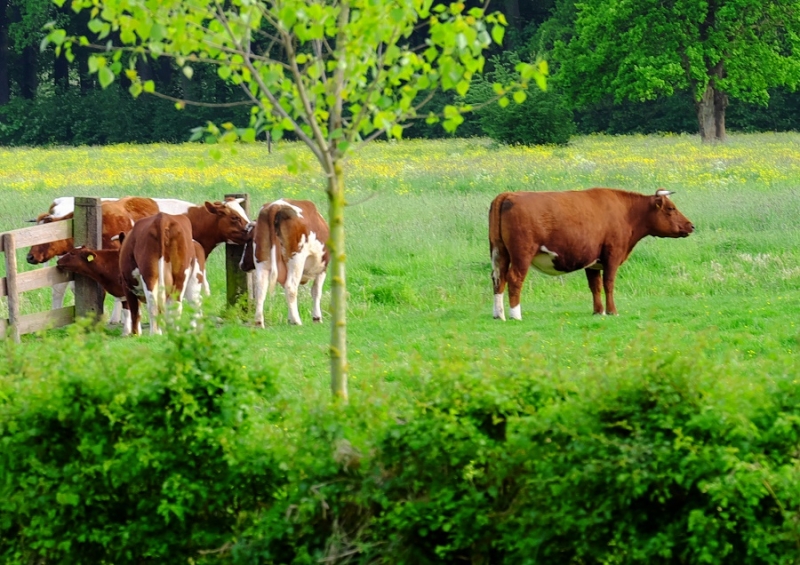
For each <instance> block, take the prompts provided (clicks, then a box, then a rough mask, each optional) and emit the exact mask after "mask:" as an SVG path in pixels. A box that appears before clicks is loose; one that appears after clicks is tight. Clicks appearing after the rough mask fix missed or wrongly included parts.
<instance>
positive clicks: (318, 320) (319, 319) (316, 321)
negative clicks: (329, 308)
mask: <svg viewBox="0 0 800 565" xmlns="http://www.w3.org/2000/svg"><path fill="white" fill-rule="evenodd" d="M312 320H313V322H314V323H315V324H321V323H322V318H313V319H312Z"/></svg>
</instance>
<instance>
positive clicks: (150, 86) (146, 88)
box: [143, 80, 156, 94]
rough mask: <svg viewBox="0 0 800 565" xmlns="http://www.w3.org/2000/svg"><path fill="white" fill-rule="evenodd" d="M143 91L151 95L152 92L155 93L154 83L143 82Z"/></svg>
mask: <svg viewBox="0 0 800 565" xmlns="http://www.w3.org/2000/svg"><path fill="white" fill-rule="evenodd" d="M143 90H144V91H145V92H147V93H150V94H152V93H153V92H155V91H156V83H155V82H153V81H152V80H147V81H145V83H144V85H143Z"/></svg>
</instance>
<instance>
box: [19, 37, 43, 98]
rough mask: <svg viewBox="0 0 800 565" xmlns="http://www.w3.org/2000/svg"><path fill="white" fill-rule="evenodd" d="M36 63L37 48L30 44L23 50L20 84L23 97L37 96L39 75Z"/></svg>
mask: <svg viewBox="0 0 800 565" xmlns="http://www.w3.org/2000/svg"><path fill="white" fill-rule="evenodd" d="M36 64H37V52H36V48H35V47H31V46H30V45H29V46H28V47H25V49H23V50H22V82H21V84H20V92H21V93H22V97H23V98H27V99H28V100H31V99H33V98H34V97H35V96H36V90H37V89H38V88H39V76H38V73H37V72H36Z"/></svg>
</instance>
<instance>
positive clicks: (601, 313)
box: [594, 311, 606, 316]
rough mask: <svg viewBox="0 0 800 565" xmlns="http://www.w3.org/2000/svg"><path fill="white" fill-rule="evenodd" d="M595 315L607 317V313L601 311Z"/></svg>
mask: <svg viewBox="0 0 800 565" xmlns="http://www.w3.org/2000/svg"><path fill="white" fill-rule="evenodd" d="M594 315H595V316H605V315H606V313H605V312H603V311H600V312H595V313H594Z"/></svg>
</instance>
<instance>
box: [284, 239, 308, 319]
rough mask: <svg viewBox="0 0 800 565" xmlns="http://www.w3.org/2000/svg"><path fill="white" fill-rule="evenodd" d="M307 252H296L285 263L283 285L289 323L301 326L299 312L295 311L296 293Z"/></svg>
mask: <svg viewBox="0 0 800 565" xmlns="http://www.w3.org/2000/svg"><path fill="white" fill-rule="evenodd" d="M307 257H308V252H306V251H305V250H303V251H298V252H297V253H295V254H294V255H292V257H291V258H290V259H289V261H288V262H287V263H286V284H284V285H283V288H284V290H285V291H286V303H287V304H288V305H289V323H290V324H295V325H297V326H302V325H303V321H302V320H301V319H300V312H298V311H297V291H298V290H299V288H300V281H301V280H302V278H303V268H304V267H305V265H306V258H307Z"/></svg>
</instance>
